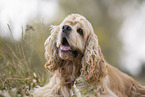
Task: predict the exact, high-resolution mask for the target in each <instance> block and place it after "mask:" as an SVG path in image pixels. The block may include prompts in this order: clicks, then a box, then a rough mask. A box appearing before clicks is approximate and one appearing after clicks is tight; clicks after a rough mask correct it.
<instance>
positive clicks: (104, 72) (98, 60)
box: [33, 14, 145, 97]
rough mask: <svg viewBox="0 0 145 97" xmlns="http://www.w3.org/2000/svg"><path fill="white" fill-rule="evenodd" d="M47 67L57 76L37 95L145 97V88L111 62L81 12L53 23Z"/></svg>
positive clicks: (44, 96)
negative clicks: (103, 52)
mask: <svg viewBox="0 0 145 97" xmlns="http://www.w3.org/2000/svg"><path fill="white" fill-rule="evenodd" d="M45 57H46V59H47V63H46V64H45V68H46V69H47V70H49V71H50V72H52V73H53V74H54V75H53V77H52V78H51V80H50V82H49V84H47V85H45V86H44V87H39V88H38V89H36V90H35V92H34V94H33V95H34V97H145V87H144V86H141V85H140V84H139V83H137V82H136V81H135V80H134V79H133V78H131V77H129V76H128V75H126V74H124V73H122V72H121V71H119V70H118V69H116V68H115V67H113V66H111V65H110V64H108V63H107V62H106V61H105V60H104V57H103V54H102V53H101V48H100V46H99V44H98V39H97V36H96V35H95V33H94V30H93V28H92V25H91V23H90V22H89V21H88V20H87V19H86V18H85V17H83V16H81V15H79V14H71V15H69V16H67V17H66V18H65V19H64V20H63V22H62V23H61V24H60V25H58V26H53V27H52V31H51V35H50V36H49V37H48V38H47V40H46V42H45Z"/></svg>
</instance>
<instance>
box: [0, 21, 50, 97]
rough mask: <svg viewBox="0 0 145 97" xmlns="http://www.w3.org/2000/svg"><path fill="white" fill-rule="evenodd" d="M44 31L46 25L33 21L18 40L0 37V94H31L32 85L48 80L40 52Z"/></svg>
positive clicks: (16, 96)
mask: <svg viewBox="0 0 145 97" xmlns="http://www.w3.org/2000/svg"><path fill="white" fill-rule="evenodd" d="M8 28H9V29H10V26H9V25H8ZM10 32H11V33H12V31H11V29H10ZM48 32H49V31H48V27H47V26H44V25H43V24H37V23H35V24H33V25H32V26H27V29H26V32H25V33H22V39H21V40H19V41H15V40H14V39H13V38H11V39H6V38H1V37H0V43H1V44H0V97H24V96H31V95H30V91H31V90H32V89H34V88H35V87H36V86H38V85H39V86H43V85H44V84H46V83H47V82H48V81H49V73H48V71H46V69H45V68H44V64H45V62H46V60H45V58H44V55H43V54H44V47H43V44H44V41H45V40H46V38H47V37H48V35H49V33H48ZM24 34H25V35H24Z"/></svg>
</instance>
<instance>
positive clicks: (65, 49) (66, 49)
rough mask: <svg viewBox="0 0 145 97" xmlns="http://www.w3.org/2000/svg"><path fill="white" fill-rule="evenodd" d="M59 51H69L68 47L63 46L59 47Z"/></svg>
mask: <svg viewBox="0 0 145 97" xmlns="http://www.w3.org/2000/svg"><path fill="white" fill-rule="evenodd" d="M60 49H61V50H64V51H68V50H71V48H70V46H64V45H61V46H60Z"/></svg>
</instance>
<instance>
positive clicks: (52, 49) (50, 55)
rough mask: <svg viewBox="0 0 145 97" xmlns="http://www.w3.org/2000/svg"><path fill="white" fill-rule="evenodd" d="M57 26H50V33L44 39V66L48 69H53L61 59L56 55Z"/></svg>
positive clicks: (58, 64)
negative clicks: (45, 60)
mask: <svg viewBox="0 0 145 97" xmlns="http://www.w3.org/2000/svg"><path fill="white" fill-rule="evenodd" d="M58 31H59V27H58V26H52V27H51V35H50V36H49V37H48V38H47V40H46V41H45V44H44V46H45V58H46V59H47V60H48V62H46V64H45V68H46V69H48V70H49V71H51V72H53V71H55V70H56V69H57V68H58V67H59V66H60V64H61V59H60V58H59V57H58V48H57V47H56V41H57V35H58Z"/></svg>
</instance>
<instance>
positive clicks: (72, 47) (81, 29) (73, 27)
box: [57, 14, 91, 60]
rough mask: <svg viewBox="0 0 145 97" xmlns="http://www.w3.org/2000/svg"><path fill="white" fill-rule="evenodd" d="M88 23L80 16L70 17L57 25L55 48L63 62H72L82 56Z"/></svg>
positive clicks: (88, 31)
mask: <svg viewBox="0 0 145 97" xmlns="http://www.w3.org/2000/svg"><path fill="white" fill-rule="evenodd" d="M88 28H89V24H88V21H87V20H86V19H85V18H84V17H82V16H80V15H77V14H75V15H70V16H68V17H67V18H65V19H64V21H63V22H62V23H61V24H60V25H59V32H58V36H57V48H58V49H59V52H58V53H59V56H60V58H61V59H63V60H73V59H75V58H78V57H79V56H82V55H83V53H84V51H85V44H86V41H87V37H88V35H89V34H90V32H91V31H90V29H88Z"/></svg>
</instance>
